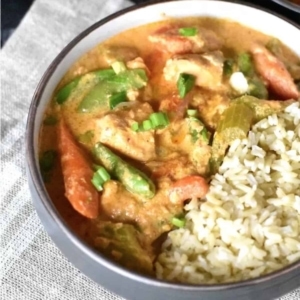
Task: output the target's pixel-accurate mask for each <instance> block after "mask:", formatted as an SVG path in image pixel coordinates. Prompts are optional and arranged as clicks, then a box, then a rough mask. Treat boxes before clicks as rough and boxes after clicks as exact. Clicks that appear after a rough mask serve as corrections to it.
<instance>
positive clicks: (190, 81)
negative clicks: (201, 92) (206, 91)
mask: <svg viewBox="0 0 300 300" xmlns="http://www.w3.org/2000/svg"><path fill="white" fill-rule="evenodd" d="M194 84H195V76H193V75H190V74H186V73H181V74H180V75H179V78H178V81H177V89H178V91H179V96H180V98H184V97H185V96H186V94H187V93H188V92H189V91H190V90H191V89H192V88H193V86H194Z"/></svg>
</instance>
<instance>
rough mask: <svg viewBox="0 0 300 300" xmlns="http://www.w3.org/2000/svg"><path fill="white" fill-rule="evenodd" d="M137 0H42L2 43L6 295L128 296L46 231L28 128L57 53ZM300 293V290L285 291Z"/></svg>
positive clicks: (0, 239) (1, 232) (52, 298)
mask: <svg viewBox="0 0 300 300" xmlns="http://www.w3.org/2000/svg"><path fill="white" fill-rule="evenodd" d="M79 3H80V4H79ZM83 3H84V4H83ZM129 5H131V3H130V2H128V1H126V0H114V1H112V0H90V1H81V2H80V1H74V0H64V1H61V0H51V1H49V0H36V1H35V2H34V4H33V5H32V7H31V9H30V10H29V12H28V13H27V15H26V16H25V18H24V19H23V21H22V22H21V24H20V26H19V27H18V29H17V30H16V31H15V32H14V34H13V36H12V37H11V38H10V39H9V40H8V41H7V43H6V45H5V46H4V48H3V49H2V50H1V57H0V60H1V61H0V62H1V64H0V65H1V67H0V72H1V73H0V75H1V85H2V86H1V103H2V111H1V125H2V126H1V175H0V184H1V187H0V191H1V204H0V207H1V210H0V211H1V218H0V224H1V227H0V249H1V250H0V251H1V252H0V278H1V290H0V299H1V300H2V299H3V300H43V299H45V300H46V299H47V300H82V299H84V300H97V299H105V300H117V299H121V298H120V297H118V296H116V295H114V294H112V293H110V292H108V291H107V290H105V289H104V288H102V287H101V286H99V285H98V284H96V283H94V282H93V281H92V280H90V279H89V278H87V277H86V276H85V275H83V274H82V273H81V272H79V271H78V270H77V269H76V268H74V267H73V266H72V265H71V264H70V263H69V262H68V260H67V259H66V258H65V257H64V256H63V255H62V254H61V252H60V251H59V249H58V248H57V247H56V246H55V245H54V244H53V242H52V241H51V240H50V238H49V237H48V235H47V233H46V232H45V231H44V229H43V227H42V225H41V223H40V220H39V218H38V216H37V214H36V212H35V210H34V208H33V205H32V201H31V197H30V194H29V189H28V185H27V179H26V174H25V156H24V133H25V124H26V118H27V112H28V108H29V105H30V101H31V98H32V95H33V92H34V90H35V88H36V86H37V83H38V81H39V79H40V78H41V76H42V74H43V73H44V71H45V70H46V68H47V67H48V65H49V64H50V63H51V61H52V60H53V59H54V57H55V56H56V55H57V54H58V53H59V52H60V50H61V49H62V48H63V47H64V46H65V45H66V44H67V43H68V42H69V41H70V40H71V39H73V38H74V37H75V36H76V35H77V34H78V33H79V32H81V31H82V30H84V29H85V28H87V27H88V26H89V25H91V24H93V23H94V22H96V21H98V20H99V19H101V18H103V17H104V16H106V15H108V14H111V13H113V12H115V11H117V10H119V9H121V8H123V7H126V6H129ZM141 299H142V297H141ZM296 299H300V291H299V290H298V291H295V292H293V293H291V294H289V295H287V296H285V297H283V298H282V300H296Z"/></svg>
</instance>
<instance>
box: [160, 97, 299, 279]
mask: <svg viewBox="0 0 300 300" xmlns="http://www.w3.org/2000/svg"><path fill="white" fill-rule="evenodd" d="M185 210H186V211H187V214H186V220H187V222H186V226H185V228H181V229H178V230H174V231H172V232H170V233H169V235H168V238H167V240H166V241H165V243H164V244H163V248H162V253H161V254H160V256H159V257H158V260H157V263H156V265H155V266H156V275H157V277H158V278H160V279H162V278H164V279H166V280H171V281H177V282H185V283H196V284H197V283H198V284H199V283H208V284H211V283H220V282H230V281H240V280H245V279H249V278H253V277H257V276H260V275H262V274H266V273H269V272H272V271H275V270H277V269H280V268H282V267H283V266H285V265H288V264H290V263H292V262H295V261H296V260H299V259H300V107H299V103H294V104H292V105H290V106H289V107H287V108H286V109H285V111H284V112H282V113H280V114H278V115H272V116H269V117H268V118H266V119H264V120H262V121H260V122H259V123H257V124H256V125H255V126H253V128H252V131H250V132H249V135H248V139H245V140H236V141H234V142H233V143H232V144H231V146H230V148H229V151H228V154H227V155H226V157H225V159H224V161H223V164H222V166H221V167H220V169H219V173H218V174H216V175H215V176H214V178H213V179H212V181H211V185H210V189H209V192H208V194H207V196H206V202H201V203H200V202H198V201H197V199H194V200H192V201H191V202H190V203H189V204H188V205H186V207H185Z"/></svg>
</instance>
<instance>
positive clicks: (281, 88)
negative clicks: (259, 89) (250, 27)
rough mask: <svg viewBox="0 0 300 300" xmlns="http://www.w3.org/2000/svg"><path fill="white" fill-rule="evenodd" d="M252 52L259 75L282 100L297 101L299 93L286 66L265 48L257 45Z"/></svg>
mask: <svg viewBox="0 0 300 300" xmlns="http://www.w3.org/2000/svg"><path fill="white" fill-rule="evenodd" d="M251 52H252V54H253V58H254V63H255V67H256V69H257V71H258V73H259V74H260V75H261V76H262V77H263V79H264V80H265V81H266V82H267V83H268V84H269V87H270V89H271V90H272V91H273V92H274V93H275V94H276V95H277V96H279V97H280V98H281V99H282V100H287V99H297V98H298V97H299V92H298V90H297V87H296V85H295V83H294V81H293V78H292V76H291V75H290V73H289V72H288V71H287V69H286V67H285V66H284V64H283V63H282V62H281V61H280V60H279V59H278V58H277V57H275V56H274V55H272V53H271V52H270V51H268V50H267V49H266V48H264V47H263V46H260V45H257V44H255V45H254V46H253V47H252V49H251Z"/></svg>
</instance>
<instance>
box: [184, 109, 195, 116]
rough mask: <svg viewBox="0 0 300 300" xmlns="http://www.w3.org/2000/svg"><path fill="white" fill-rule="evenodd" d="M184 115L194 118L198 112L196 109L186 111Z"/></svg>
mask: <svg viewBox="0 0 300 300" xmlns="http://www.w3.org/2000/svg"><path fill="white" fill-rule="evenodd" d="M186 114H187V115H188V116H189V117H196V116H197V115H198V111H197V109H188V110H187V111H186Z"/></svg>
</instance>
